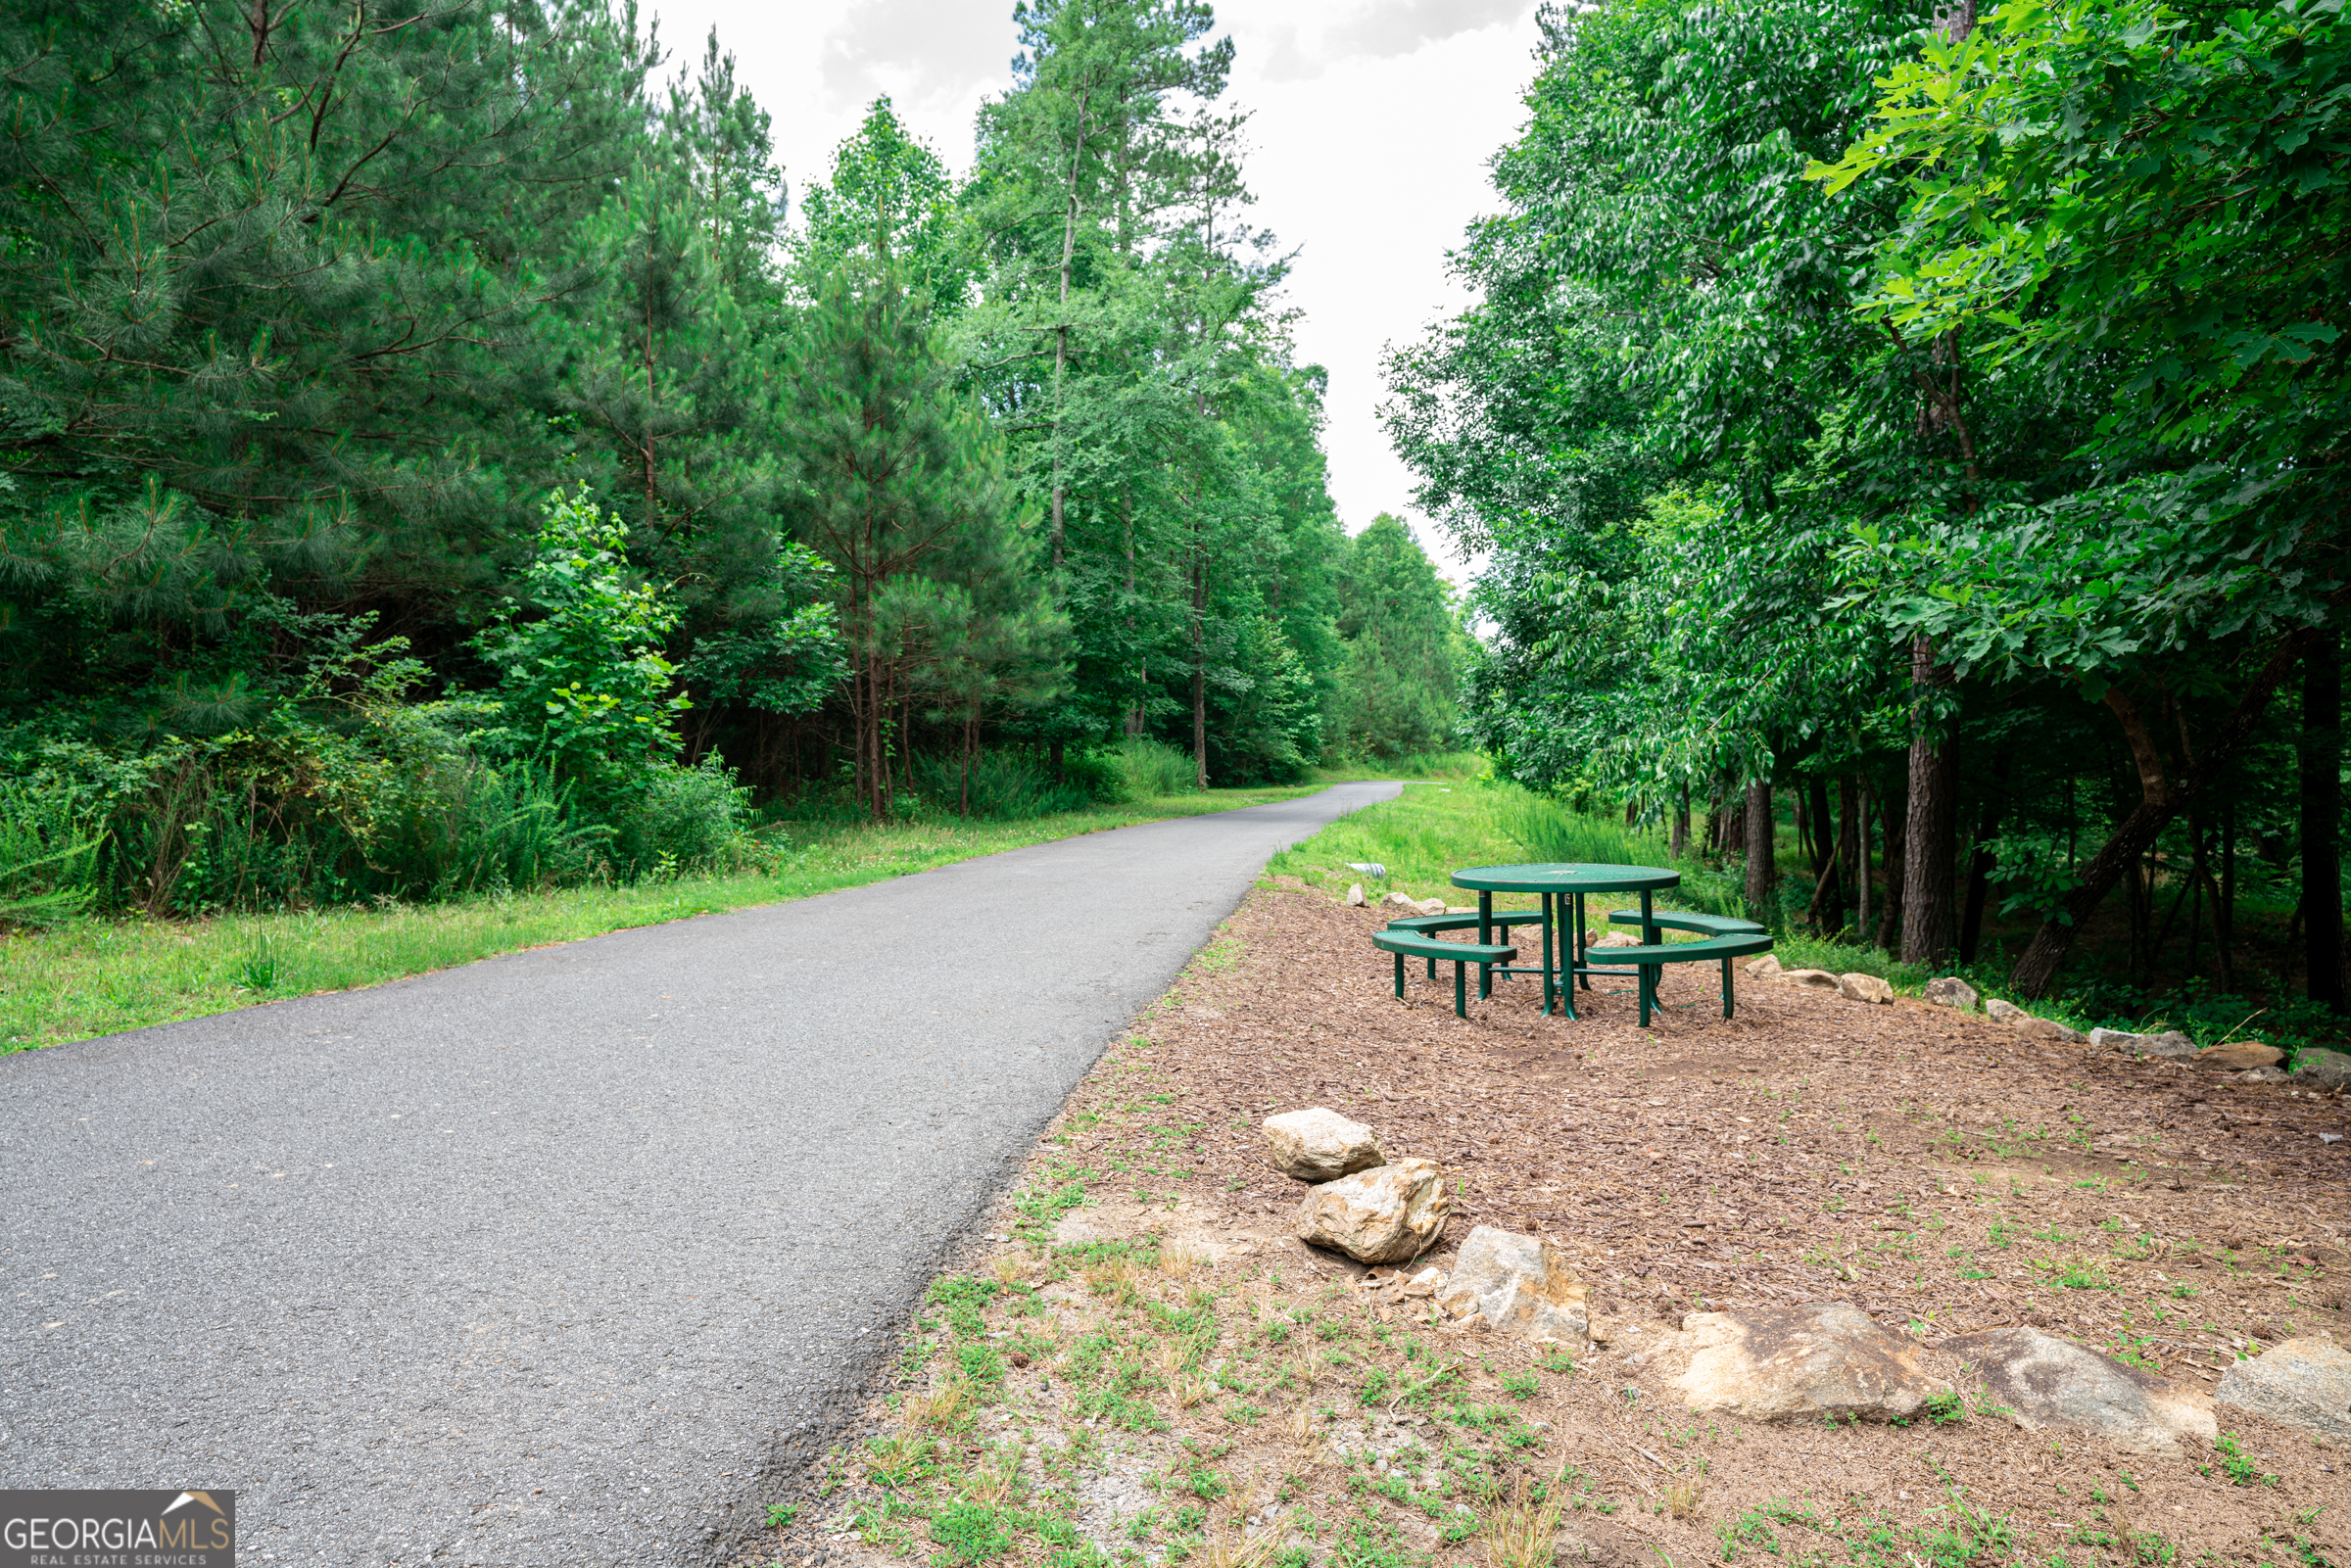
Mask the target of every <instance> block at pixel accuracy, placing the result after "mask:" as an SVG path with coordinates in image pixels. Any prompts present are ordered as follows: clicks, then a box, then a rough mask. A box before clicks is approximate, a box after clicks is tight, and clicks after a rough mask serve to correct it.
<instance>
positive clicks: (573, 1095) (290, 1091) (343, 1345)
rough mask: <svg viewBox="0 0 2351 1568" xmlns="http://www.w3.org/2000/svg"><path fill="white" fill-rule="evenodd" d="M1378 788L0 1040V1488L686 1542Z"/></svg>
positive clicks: (721, 1535) (534, 1547)
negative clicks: (1217, 940)
mask: <svg viewBox="0 0 2351 1568" xmlns="http://www.w3.org/2000/svg"><path fill="white" fill-rule="evenodd" d="M1396 792H1397V786H1396V785H1394V784H1343V785H1339V786H1337V787H1335V788H1331V789H1326V790H1324V791H1322V792H1321V793H1320V794H1318V795H1314V796H1311V797H1309V798H1306V799H1302V800H1295V801H1288V802H1283V803H1279V804H1275V805H1268V806H1257V807H1252V808H1250V809H1248V810H1244V811H1231V812H1224V813H1222V814H1219V815H1216V816H1208V817H1192V818H1186V819H1182V820H1179V821H1174V822H1164V823H1156V824H1152V825H1150V826H1148V827H1141V828H1128V829H1123V830H1121V831H1119V832H1105V833H1094V834H1089V835H1087V836H1084V837H1079V838H1071V839H1065V840H1063V841H1061V842H1058V843H1050V844H1039V845H1036V846H1033V847H1032V848H1028V849H1018V850H1013V851H1011V852H1009V853H1006V854H1001V855H991V856H989V857H987V858H986V859H984V860H973V861H966V862H964V863H962V864H960V865H955V866H948V867H944V868H942V869H940V870H937V871H932V872H925V873H923V874H921V875H919V876H913V877H905V878H901V879H897V880H895V881H888V882H881V883H877V884H875V885H873V886H870V887H860V888H855V889H852V890H850V891H847V892H840V893H832V894H828V895H826V896H824V897H821V898H810V899H804V900H801V901H799V902H796V903H789V904H776V905H771V906H768V907H766V908H763V909H753V910H744V911H742V912H739V913H736V914H732V915H715V916H705V917H702V918H700V919H696V920H690V921H681V922H678V923H676V924H673V925H669V926H659V927H648V928H645V929H640V930H631V931H620V932H616V933H614V934H612V935H609V936H600V937H597V938H594V939H592V940H589V941H583V942H573V943H570V944H568V945H566V946H562V947H555V948H547V949H542V950H539V951H536V952H527V953H517V954H512V955H509V956H508V957H505V958H500V959H492V960H489V961H487V962H484V963H480V964H475V965H471V966H469V967H467V968H464V969H458V970H451V971H448V972H445V973H443V974H427V975H422V976H419V977H417V978H414V979H408V980H402V981H398V982H395V983H393V984H389V985H384V986H379V987H377V988H375V989H373V990H366V991H353V992H345V993H342V994H339V995H333V996H315V997H308V998H304V999H302V1000H299V1001H288V1002H281V1003H278V1004H275V1005H273V1006H269V1007H262V1008H253V1009H249V1010H247V1011H245V1012H241V1013H229V1014H223V1015H220V1016H218V1017H216V1018H209V1019H200V1020H196V1021H193V1022H186V1023H174V1024H168V1025H166V1026H164V1027H161V1028H154V1029H143V1030H140V1031H138V1032H137V1033H132V1034H120V1035H114V1036H111V1037H109V1038H106V1039H102V1040H90V1041H85V1042H83V1043H81V1044H78V1045H67V1046H58V1047H54V1048H52V1049H49V1050H45V1051H37V1052H26V1053H24V1054H22V1055H18V1056H13V1057H0V1195H4V1196H0V1205H4V1207H0V1296H4V1297H5V1298H6V1299H7V1300H8V1301H9V1303H10V1304H11V1310H10V1312H9V1314H8V1316H7V1318H6V1319H4V1321H6V1322H7V1324H8V1326H7V1329H6V1332H5V1333H4V1334H0V1485H8V1486H39V1487H105V1486H136V1487H172V1488H178V1487H227V1488H234V1489H236V1490H237V1494H238V1497H237V1514H238V1523H239V1531H238V1534H239V1536H240V1537H241V1543H240V1545H241V1550H240V1556H239V1561H240V1562H241V1563H243V1564H247V1565H250V1564H254V1563H264V1562H272V1561H275V1562H295V1563H332V1564H355V1565H370V1568H372V1565H378V1564H395V1563H397V1564H413V1563H422V1562H449V1563H468V1564H532V1565H537V1564H550V1565H555V1564H560V1565H564V1568H585V1565H591V1564H628V1565H631V1568H637V1565H650V1564H704V1563H709V1562H713V1561H719V1560H723V1559H724V1557H725V1555H726V1554H727V1552H728V1551H729V1550H730V1549H731V1548H732V1547H733V1546H734V1545H736V1544H739V1543H740V1542H741V1541H742V1540H743V1539H744V1531H745V1530H746V1529H747V1528H749V1527H750V1525H751V1523H752V1522H753V1521H754V1520H755V1518H756V1516H757V1515H758V1513H759V1509H760V1504H762V1503H763V1502H764V1501H766V1500H767V1499H768V1498H770V1497H774V1496H775V1495H776V1483H775V1482H774V1481H773V1480H772V1479H771V1478H772V1477H773V1476H774V1475H775V1474H776V1473H777V1472H778V1471H779V1470H780V1469H781V1468H782V1467H783V1466H784V1465H785V1464H787V1463H788V1462H789V1461H790V1460H791V1459H792V1456H793V1455H794V1453H795V1447H794V1446H795V1444H796V1445H799V1446H800V1447H799V1448H798V1449H797V1450H796V1451H797V1452H799V1453H803V1454H804V1453H805V1452H806V1451H807V1449H806V1446H808V1445H813V1444H814V1443H816V1442H818V1441H820V1440H821V1439H822V1438H823V1437H824V1436H825V1435H827V1434H828V1433H829V1432H830V1431H831V1430H832V1428H833V1427H834V1426H835V1425H836V1424H837V1423H838V1421H839V1420H840V1419H841V1418H843V1417H845V1416H846V1415H847V1414H848V1413H849V1411H850V1409H851V1407H852V1406H853V1403H854V1400H855V1396H856V1391H857V1390H858V1389H859V1387H860V1386H861V1385H862V1384H863V1383H864V1380H865V1379H866V1377H867V1376H868V1374H869V1373H870V1372H871V1370H872V1368H873V1364H874V1360H875V1357H876V1355H877V1354H878V1353H879V1351H880V1350H881V1348H882V1347H883V1345H884V1343H885V1331H886V1330H887V1328H888V1326H889V1325H890V1324H891V1323H892V1322H893V1321H894V1320H896V1319H897V1318H899V1317H900V1316H901V1315H902V1314H903V1312H904V1310H905V1308H906V1307H907V1306H908V1305H909V1304H910V1302H911V1301H912V1300H913V1298H914V1296H915V1294H916V1293H917V1292H918V1291H919V1290H920V1289H921V1288H922V1286H923V1285H924V1283H925V1281H926V1280H927V1278H928V1276H929V1274H930V1272H931V1271H932V1269H933V1268H934V1267H935V1266H936V1262H937V1261H938V1259H940V1257H941V1256H942V1253H943V1252H944V1250H945V1248H946V1247H947V1245H948V1244H949V1242H950V1241H951V1240H953V1239H954V1238H956V1237H957V1236H958V1235H959V1234H960V1233H962V1232H963V1231H964V1230H965V1228H966V1227H967V1226H968V1225H970V1224H971V1223H972V1222H973V1220H974V1219H975V1217H976V1214H977V1212H978V1211H979V1210H980V1207H981V1206H982V1205H983V1204H984V1203H985V1202H987V1201H988V1200H989V1199H990V1198H992V1196H993V1195H994V1194H995V1193H996V1192H997V1191H999V1190H1000V1188H1001V1185H1002V1183H1003V1181H1004V1180H1005V1179H1006V1177H1007V1176H1008V1174H1009V1173H1010V1171H1011V1169H1012V1167H1013V1165H1014V1164H1015V1163H1016V1162H1017V1161H1018V1160H1019V1158H1020V1157H1021V1156H1022V1155H1024V1154H1025V1153H1026V1151H1027V1149H1028V1148H1029V1146H1030V1144H1031V1143H1032V1140H1033V1138H1034V1137H1035V1135H1036V1133H1037V1132H1038V1131H1039V1130H1040V1129H1041V1127H1042V1125H1043V1123H1044V1122H1045V1121H1046V1120H1047V1119H1048V1118H1049V1117H1051V1116H1052V1114H1053V1112H1054V1111H1055V1110H1056V1109H1057V1108H1058V1107H1059V1106H1060V1104H1061V1102H1062V1100H1063V1099H1064V1098H1065V1097H1066V1096H1067V1094H1068V1093H1069V1091H1070V1089H1071V1088H1072V1087H1073V1086H1074V1085H1075V1084H1076V1083H1077V1081H1078V1079H1079V1078H1080V1076H1081V1075H1082V1074H1083V1073H1084V1072H1085V1070H1086V1069H1087V1068H1088V1067H1089V1066H1090V1065H1091V1064H1092V1063H1093V1061H1094V1059H1095V1057H1096V1056H1097V1055H1098V1054H1099V1053H1100V1051H1101V1050H1102V1048H1103V1046H1104V1045H1105V1044H1106V1043H1107V1042H1108V1041H1109V1040H1110V1039H1111V1038H1112V1037H1113V1036H1115V1035H1116V1034H1117V1033H1118V1032H1119V1031H1120V1030H1121V1029H1122V1028H1123V1027H1124V1026H1125V1025H1126V1024H1127V1023H1128V1021H1129V1020H1130V1019H1132V1017H1133V1016H1134V1014H1135V1013H1136V1012H1137V1011H1138V1010H1139V1009H1141V1008H1142V1007H1143V1006H1145V1005H1146V1004H1148V1003H1149V1002H1150V1001H1151V1000H1152V999H1153V998H1154V997H1156V996H1158V995H1159V994H1160V993H1161V992H1162V991H1164V990H1165V989H1166V988H1167V986H1168V984H1169V982H1170V981H1171V980H1173V979H1174V977H1175V976H1176V973H1177V972H1178V971H1179V970H1180V969H1181V968H1182V966H1183V964H1184V962H1185V960H1186V959H1187V958H1188V957H1189V956H1190V954H1191V953H1192V952H1193V951H1194V950H1195V949H1197V948H1198V947H1199V946H1200V945H1201V944H1202V943H1203V942H1205V941H1206V940H1207V939H1208V937H1209V935H1210V934H1211V932H1212V931H1213V929H1214V928H1215V927H1216V924H1217V923H1218V922H1219V921H1221V920H1222V919H1223V918H1224V916H1225V915H1227V914H1229V913H1230V912H1231V911H1232V909H1233V908H1234V907H1235V906H1236V905H1237V904H1238V903H1239V901H1240V899H1241V896H1242V894H1243V893H1244V892H1246V891H1247V889H1248V886H1249V884H1250V881H1251V879H1253V878H1255V877H1256V876H1257V875H1258V874H1259V873H1260V872H1261V871H1262V870H1263V868H1264V865H1265V862H1266V860H1267V858H1268V857H1269V856H1270V855H1271V854H1272V853H1273V852H1274V851H1276V850H1278V849H1281V848H1283V847H1286V846H1287V845H1290V844H1292V843H1295V842H1297V841H1298V840H1299V839H1301V838H1303V837H1305V836H1306V835H1307V834H1309V833H1311V832H1314V831H1315V830H1316V829H1317V828H1319V827H1321V826H1322V825H1323V824H1325V823H1327V822H1330V821H1331V820H1333V819H1334V818H1337V817H1340V816H1343V815H1345V814H1346V813H1347V812H1349V811H1353V810H1355V809H1357V808H1359V807H1362V806H1365V805H1368V804H1370V803H1371V802H1373V801H1376V800H1383V799H1387V798H1389V797H1391V796H1393V795H1394V794H1395V793H1396Z"/></svg>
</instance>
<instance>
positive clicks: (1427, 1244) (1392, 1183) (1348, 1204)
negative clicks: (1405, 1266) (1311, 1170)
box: [1298, 1160, 1446, 1263]
mask: <svg viewBox="0 0 2351 1568" xmlns="http://www.w3.org/2000/svg"><path fill="white" fill-rule="evenodd" d="M1445 1209H1446V1198H1445V1178H1444V1176H1443V1175H1442V1174H1441V1173H1440V1172H1439V1171H1438V1169H1437V1163H1436V1162H1435V1161H1433V1160H1399V1161H1397V1162H1396V1163H1395V1164H1388V1165H1381V1166H1379V1167H1378V1168H1376V1169H1373V1170H1366V1171H1362V1172H1359V1173H1358V1174H1356V1175H1352V1176H1341V1177H1340V1178H1339V1179H1338V1180H1336V1181H1326V1182H1324V1183H1323V1184H1322V1185H1321V1186H1319V1187H1317V1188H1316V1189H1315V1190H1314V1191H1313V1192H1311V1193H1309V1194H1308V1195H1307V1198H1306V1201H1305V1202H1304V1203H1302V1204H1300V1205H1299V1206H1298V1239H1299V1240H1300V1241H1303V1242H1306V1243H1308V1244H1310V1245H1312V1246H1316V1247H1328V1248H1331V1249H1333V1250H1334V1251H1337V1252H1342V1253H1345V1254H1346V1255H1347V1256H1348V1257H1350V1258H1353V1259H1358V1260H1360V1261H1362V1262H1367V1263H1401V1262H1404V1261H1405V1260H1407V1259H1413V1258H1417V1257H1418V1256H1420V1254H1422V1253H1424V1252H1426V1251H1428V1250H1429V1248H1431V1247H1433V1246H1435V1245H1436V1242H1437V1237H1438V1235H1439V1234H1440V1233H1441V1232H1442V1231H1443V1230H1444V1229H1445Z"/></svg>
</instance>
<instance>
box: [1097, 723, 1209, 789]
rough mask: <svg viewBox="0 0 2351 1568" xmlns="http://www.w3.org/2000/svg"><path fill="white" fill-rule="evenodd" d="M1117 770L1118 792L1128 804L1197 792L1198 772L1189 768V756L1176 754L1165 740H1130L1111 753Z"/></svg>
mask: <svg viewBox="0 0 2351 1568" xmlns="http://www.w3.org/2000/svg"><path fill="white" fill-rule="evenodd" d="M1112 757H1113V758H1114V759H1115V763H1116V767H1117V778H1118V783H1119V789H1120V791H1121V794H1122V795H1123V796H1124V798H1126V799H1128V800H1150V799H1153V798H1155V797H1157V796H1160V795H1188V794H1193V793H1196V792H1197V791H1198V789H1199V783H1198V781H1199V777H1200V774H1199V770H1198V769H1197V768H1195V767H1194V766H1193V764H1192V758H1191V754H1190V753H1189V752H1185V751H1178V750H1176V748H1175V747H1174V746H1172V745H1169V744H1168V743H1167V742H1166V741H1164V740H1154V739H1152V738H1150V737H1149V736H1128V737H1127V738H1126V739H1125V740H1124V741H1122V742H1120V745H1119V749H1118V750H1117V751H1116V752H1114V753H1112Z"/></svg>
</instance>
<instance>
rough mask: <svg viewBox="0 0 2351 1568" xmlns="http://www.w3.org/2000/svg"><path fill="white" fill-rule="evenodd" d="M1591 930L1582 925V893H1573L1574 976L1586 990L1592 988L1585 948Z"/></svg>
mask: <svg viewBox="0 0 2351 1568" xmlns="http://www.w3.org/2000/svg"><path fill="white" fill-rule="evenodd" d="M1591 935H1592V932H1591V931H1590V929H1589V928H1587V927H1585V925H1584V895H1583V894H1581V893H1578V894H1576V895H1575V977H1576V980H1577V982H1578V983H1579V984H1581V985H1582V986H1583V988H1584V989H1585V990H1587V991H1589V990H1590V989H1592V957H1591V954H1590V952H1589V951H1588V950H1587V949H1588V947H1589V943H1590V938H1591Z"/></svg>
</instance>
